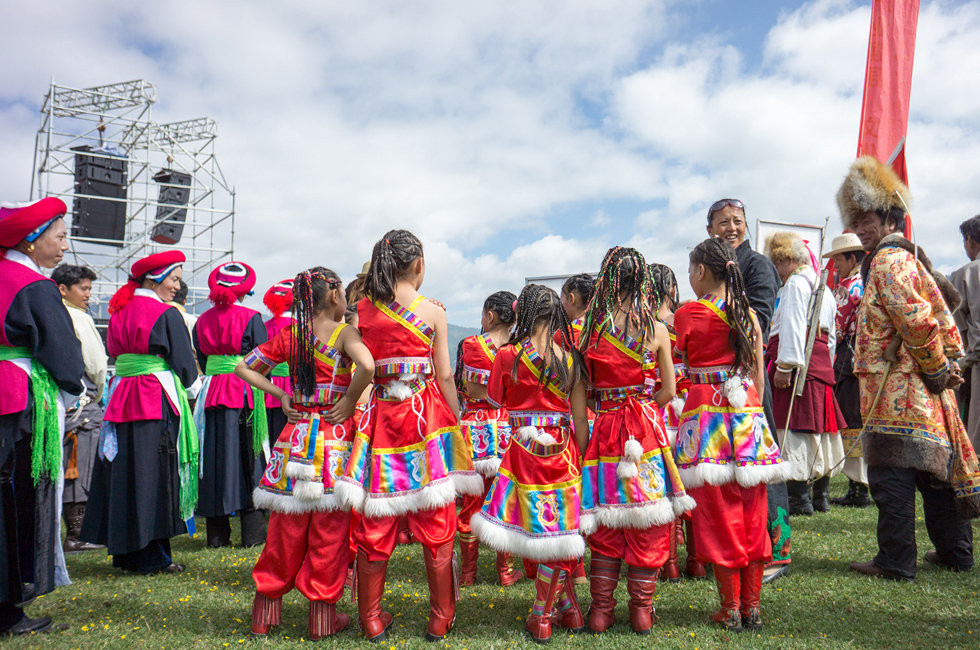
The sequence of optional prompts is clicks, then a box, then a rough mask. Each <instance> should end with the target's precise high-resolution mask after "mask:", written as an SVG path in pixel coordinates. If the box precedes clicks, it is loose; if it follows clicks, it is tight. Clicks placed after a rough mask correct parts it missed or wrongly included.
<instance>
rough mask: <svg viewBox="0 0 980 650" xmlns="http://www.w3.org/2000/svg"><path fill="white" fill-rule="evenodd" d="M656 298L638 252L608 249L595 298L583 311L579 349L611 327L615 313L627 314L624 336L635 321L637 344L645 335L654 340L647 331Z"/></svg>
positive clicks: (654, 313) (641, 256)
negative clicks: (617, 311)
mask: <svg viewBox="0 0 980 650" xmlns="http://www.w3.org/2000/svg"><path fill="white" fill-rule="evenodd" d="M659 295H660V294H659V292H658V291H657V288H656V287H655V286H654V284H653V282H652V281H651V279H650V274H649V272H648V268H647V263H646V260H645V259H644V258H643V254H642V253H640V251H638V250H636V249H635V248H625V247H622V246H614V247H613V248H610V249H609V251H608V252H607V253H606V256H605V257H604V258H603V260H602V268H601V270H600V271H599V279H598V281H597V282H596V287H595V295H593V296H592V300H591V301H589V306H588V308H587V309H586V311H585V321H584V323H583V325H582V334H581V335H580V336H581V338H579V349H580V350H582V351H583V352H584V351H585V349H586V348H587V347H588V346H589V342H590V341H591V340H592V334H593V333H595V332H597V331H599V330H600V329H601V328H602V327H603V326H605V325H606V323H607V322H609V323H611V322H612V319H613V314H614V313H615V312H616V310H617V309H621V310H624V311H625V312H626V325H625V327H624V331H625V333H626V334H627V335H630V325H631V324H633V322H634V321H635V322H636V325H637V328H638V334H637V337H636V338H637V340H638V341H639V342H640V343H642V342H643V338H644V337H645V336H646V335H647V334H649V335H650V336H653V332H652V331H647V330H648V327H650V326H652V325H653V323H654V317H655V315H656V310H655V309H654V308H653V306H652V305H651V299H653V300H654V301H655V302H659V300H660V298H659ZM624 299H625V302H623V300H624Z"/></svg>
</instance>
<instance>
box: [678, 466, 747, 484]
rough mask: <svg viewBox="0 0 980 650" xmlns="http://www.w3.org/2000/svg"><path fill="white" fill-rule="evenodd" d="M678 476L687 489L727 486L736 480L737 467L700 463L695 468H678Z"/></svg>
mask: <svg viewBox="0 0 980 650" xmlns="http://www.w3.org/2000/svg"><path fill="white" fill-rule="evenodd" d="M677 472H678V474H680V476H681V482H682V483H684V487H685V488H696V487H701V486H703V485H705V484H708V485H725V484H726V483H731V482H732V481H734V480H735V465H734V464H732V463H726V464H725V465H718V464H716V463H698V464H697V465H695V466H694V467H678V468H677Z"/></svg>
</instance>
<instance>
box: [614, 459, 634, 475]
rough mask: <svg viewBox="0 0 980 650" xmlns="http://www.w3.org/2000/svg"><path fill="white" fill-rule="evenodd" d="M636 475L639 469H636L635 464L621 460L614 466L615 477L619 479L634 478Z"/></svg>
mask: <svg viewBox="0 0 980 650" xmlns="http://www.w3.org/2000/svg"><path fill="white" fill-rule="evenodd" d="M638 473H639V469H638V468H637V467H636V463H634V462H632V461H628V460H621V461H619V464H617V465H616V476H618V477H619V478H636V475H637V474H638Z"/></svg>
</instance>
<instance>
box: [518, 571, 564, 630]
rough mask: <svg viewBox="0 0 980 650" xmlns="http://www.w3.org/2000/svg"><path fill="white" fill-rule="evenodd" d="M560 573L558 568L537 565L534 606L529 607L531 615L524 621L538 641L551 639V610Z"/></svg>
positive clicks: (559, 580)
mask: <svg viewBox="0 0 980 650" xmlns="http://www.w3.org/2000/svg"><path fill="white" fill-rule="evenodd" d="M561 574H562V571H561V570H560V569H552V568H551V567H549V566H548V565H546V564H539V565H538V576H537V580H535V582H534V587H535V590H536V595H535V597H534V606H533V607H531V615H530V616H528V617H527V621H525V623H524V627H525V629H527V631H528V634H530V635H531V638H532V639H534V640H535V641H537V642H538V643H547V642H548V641H550V640H551V610H552V609H553V608H554V606H555V596H557V594H558V588H559V586H560V584H561V578H562V575H561Z"/></svg>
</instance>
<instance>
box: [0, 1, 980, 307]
mask: <svg viewBox="0 0 980 650" xmlns="http://www.w3.org/2000/svg"><path fill="white" fill-rule="evenodd" d="M38 4H39V3H34V4H26V5H25V4H24V3H22V4H20V5H16V6H13V7H11V8H5V10H4V20H3V23H2V24H0V39H2V40H3V42H4V43H5V49H6V51H8V52H18V56H17V57H16V58H13V59H11V60H9V61H8V62H7V64H6V65H5V66H3V67H2V68H0V132H2V133H4V134H5V136H6V142H5V146H4V147H3V149H2V150H0V199H2V200H24V199H26V198H27V197H26V195H27V192H28V188H29V181H30V173H31V172H30V165H31V158H32V154H33V145H34V132H35V130H36V129H37V124H38V114H37V111H38V107H39V103H40V99H41V97H42V95H43V93H44V92H45V90H46V87H47V83H48V81H49V79H50V78H51V77H54V78H55V79H56V80H57V81H59V82H61V83H65V84H67V85H72V86H76V87H87V86H92V85H97V84H104V83H111V82H115V81H123V80H128V79H136V78H143V79H147V80H150V81H152V82H153V83H154V84H155V85H156V88H157V92H158V96H159V102H158V103H157V104H156V105H155V106H154V109H153V110H154V116H155V118H156V119H157V120H158V121H161V122H166V121H171V120H178V119H186V118H190V117H197V116H201V115H207V116H210V117H212V118H214V119H215V120H217V122H218V125H219V132H220V134H221V135H220V137H219V139H218V145H217V153H218V156H219V159H220V160H221V163H222V167H223V169H224V171H225V173H226V175H227V176H228V177H229V178H230V179H231V180H232V182H233V183H234V184H235V186H236V188H237V192H238V196H237V205H238V235H237V240H236V241H237V245H236V252H237V255H238V256H239V257H240V258H241V259H243V260H245V261H247V262H249V263H251V264H253V266H255V268H256V269H257V271H258V273H259V287H265V286H268V285H269V284H271V283H273V282H275V281H278V280H279V279H281V278H282V277H287V276H290V275H292V274H294V273H295V272H297V271H299V270H302V268H306V267H309V266H313V265H316V264H323V265H325V266H328V267H331V268H334V269H335V270H336V271H338V272H339V273H340V274H341V275H342V277H344V278H345V279H351V278H353V275H354V273H356V272H357V270H359V268H360V266H361V264H362V262H363V261H364V260H365V259H367V257H368V256H369V254H370V250H371V247H372V245H373V243H374V241H375V240H377V239H378V238H379V237H380V236H381V235H382V234H383V233H384V232H385V231H386V230H387V229H389V228H393V227H406V228H409V229H412V230H413V231H416V232H417V233H418V234H419V235H420V236H421V237H422V239H423V241H424V243H425V246H426V259H427V263H428V268H429V271H428V274H427V278H426V282H425V284H424V285H423V287H422V290H423V292H425V293H427V294H429V295H432V296H434V297H437V298H439V299H441V300H442V301H443V302H445V303H446V304H447V306H448V307H449V318H450V320H451V321H453V322H457V323H460V324H465V325H473V324H475V323H477V321H478V319H479V307H480V305H481V304H482V301H483V299H484V297H485V296H487V295H489V294H490V293H492V292H493V291H496V290H499V289H510V290H515V291H516V290H519V288H520V286H521V284H522V282H523V278H524V277H526V276H534V275H553V274H561V273H570V272H575V271H580V270H583V269H593V268H595V267H596V266H597V265H598V263H599V261H600V260H601V258H602V255H603V253H604V252H605V250H606V249H607V248H608V246H610V245H613V244H628V245H633V246H636V247H637V248H639V249H640V250H641V251H642V252H643V253H644V254H645V255H646V256H647V258H648V260H649V261H659V262H664V263H667V264H670V265H671V266H672V267H673V268H674V269H675V270H676V271H677V273H678V275H679V276H681V277H682V278H683V275H684V274H683V272H684V270H685V268H686V255H687V251H688V250H689V249H690V248H691V247H693V245H694V244H696V243H697V242H698V241H700V239H701V238H702V237H703V236H704V230H703V227H704V225H703V224H704V221H703V219H704V211H705V209H706V207H707V205H708V204H710V203H711V202H712V201H713V200H714V199H716V198H718V197H721V196H739V197H741V198H742V199H744V200H745V201H746V203H747V205H748V206H749V214H748V216H749V220H750V223H753V224H754V219H755V218H765V219H772V220H789V221H808V222H811V223H822V222H823V218H824V217H825V216H826V215H831V216H833V217H834V219H833V223H834V226H833V228H834V229H837V228H839V225H838V219H837V211H836V207H835V204H834V195H835V193H836V191H837V187H838V185H839V183H840V180H841V178H842V176H843V174H844V173H845V171H846V168H847V165H848V164H849V162H850V161H851V160H852V159H853V156H854V150H855V146H856V138H857V130H858V120H859V116H860V101H861V96H860V95H861V84H862V81H863V73H864V57H865V53H866V47H867V35H868V21H869V17H870V4H869V3H868V2H857V1H853V0H814V1H813V2H806V3H802V2H770V1H756V2H724V1H721V0H702V1H699V2H680V1H667V0H607V1H604V2H591V1H587V0H582V1H575V0H568V1H565V2H559V1H557V0H552V1H539V2H499V3H479V4H476V3H458V2H451V1H448V0H442V1H436V0H430V1H420V2H416V3H410V4H406V3H402V2H395V1H394V0H392V1H390V2H372V3H341V2H336V3H334V2H332V3H312V2H290V1H287V2H281V3H277V4H276V5H275V6H276V9H275V10H274V11H273V10H271V9H270V7H271V5H269V4H268V3H264V2H258V1H256V0H246V1H241V2H232V1H230V0H227V1H215V2H207V3H200V2H191V1H190V0H175V1H174V2H171V3H167V4H166V5H157V4H155V3H139V4H134V3H124V2H118V1H115V0H90V2H87V3H84V4H79V3H72V2H68V1H66V0H55V1H53V2H47V3H43V5H44V6H43V7H42V6H37V5H38ZM41 24H43V25H45V28H44V32H43V34H44V37H45V38H42V37H39V36H38V29H37V26H38V25H41ZM46 39H47V40H46ZM976 42H980V2H977V1H973V2H965V3H958V2H923V4H922V9H921V11H920V20H919V35H918V47H917V53H916V61H915V78H914V81H913V93H912V115H913V118H912V123H911V124H910V128H909V139H908V160H909V170H910V177H911V179H912V192H913V195H914V196H915V198H916V203H915V204H914V205H913V214H914V215H915V218H916V219H917V222H921V223H927V224H929V226H930V227H929V228H921V229H920V230H921V232H920V234H919V236H920V239H921V241H920V243H922V244H923V245H924V246H925V247H926V249H927V250H928V251H929V253H930V256H931V257H932V258H933V259H934V260H936V261H937V262H938V264H939V265H940V267H941V268H944V269H946V270H951V269H952V268H955V267H956V266H958V265H959V264H960V263H962V262H963V261H964V260H963V259H962V257H963V253H962V250H961V247H960V245H959V240H958V236H956V227H957V225H958V224H959V223H960V221H962V220H964V219H966V218H968V217H970V216H972V215H974V214H976V213H977V212H978V205H980V191H978V189H977V188H980V167H978V166H977V165H976V164H975V160H976V158H977V153H978V151H980V90H977V84H976V70H978V69H980V50H978V49H977V48H976V47H975V43H976ZM683 289H685V290H687V288H686V287H683Z"/></svg>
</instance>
